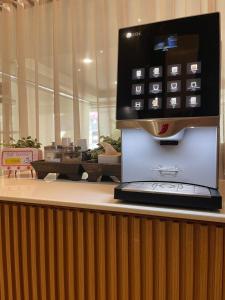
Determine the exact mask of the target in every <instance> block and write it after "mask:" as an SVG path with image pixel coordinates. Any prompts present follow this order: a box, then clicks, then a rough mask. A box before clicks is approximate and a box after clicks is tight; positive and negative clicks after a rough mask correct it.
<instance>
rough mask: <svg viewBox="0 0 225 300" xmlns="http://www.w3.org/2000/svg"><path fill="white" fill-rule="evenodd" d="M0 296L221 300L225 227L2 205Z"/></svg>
mask: <svg viewBox="0 0 225 300" xmlns="http://www.w3.org/2000/svg"><path fill="white" fill-rule="evenodd" d="M0 220H1V222H0V234H1V239H0V295H1V300H3V299H4V300H8V299H9V300H11V299H12V300H14V299H18V300H20V299H21V300H28V299H35V300H36V299H38V300H39V299H52V300H54V299H60V300H63V299H69V300H70V299H71V300H72V299H77V300H83V299H87V300H92V299H95V300H106V299H107V300H108V299H109V300H117V299H118V300H128V299H129V300H150V299H153V300H157V299H171V300H176V299H177V300H181V299H184V300H188V299H196V300H197V299H198V300H206V299H212V300H222V299H225V274H224V270H225V265H224V264H225V262H224V259H223V258H224V257H225V246H224V245H225V228H224V225H220V224H214V223H208V224H207V223H201V222H196V221H194V222H192V221H185V220H179V221H177V220H172V219H171V220H170V219H163V218H157V217H144V216H143V217H142V216H134V215H130V214H114V213H107V212H98V211H88V210H82V209H67V208H51V207H38V206H32V205H22V204H10V203H9V204H4V203H1V204H0Z"/></svg>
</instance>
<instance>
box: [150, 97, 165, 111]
mask: <svg viewBox="0 0 225 300" xmlns="http://www.w3.org/2000/svg"><path fill="white" fill-rule="evenodd" d="M148 108H149V109H151V110H157V109H161V108H162V98H161V97H155V98H150V99H149V102H148Z"/></svg>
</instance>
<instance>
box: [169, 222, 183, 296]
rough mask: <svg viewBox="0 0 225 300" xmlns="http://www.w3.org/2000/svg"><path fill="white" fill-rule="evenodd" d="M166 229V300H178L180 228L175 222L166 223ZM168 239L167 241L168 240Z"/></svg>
mask: <svg viewBox="0 0 225 300" xmlns="http://www.w3.org/2000/svg"><path fill="white" fill-rule="evenodd" d="M166 227H167V235H166V236H167V245H166V246H167V253H166V254H167V258H166V262H167V285H168V286H167V299H168V300H179V299H180V294H179V288H180V286H179V278H180V273H179V267H180V266H179V263H180V248H179V246H180V245H179V242H180V231H179V230H180V228H179V223H177V222H168V224H167V225H166ZM168 238H169V239H168Z"/></svg>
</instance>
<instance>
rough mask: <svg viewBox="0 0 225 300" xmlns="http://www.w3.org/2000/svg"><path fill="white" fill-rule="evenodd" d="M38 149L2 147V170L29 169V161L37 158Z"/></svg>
mask: <svg viewBox="0 0 225 300" xmlns="http://www.w3.org/2000/svg"><path fill="white" fill-rule="evenodd" d="M39 153H40V150H38V149H35V148H2V150H1V167H2V168H3V169H4V170H27V169H31V164H30V163H31V162H32V161H35V160H38V159H39Z"/></svg>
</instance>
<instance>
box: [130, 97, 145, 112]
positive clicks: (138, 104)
mask: <svg viewBox="0 0 225 300" xmlns="http://www.w3.org/2000/svg"><path fill="white" fill-rule="evenodd" d="M132 108H134V109H135V110H143V109H144V99H135V100H132Z"/></svg>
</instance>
